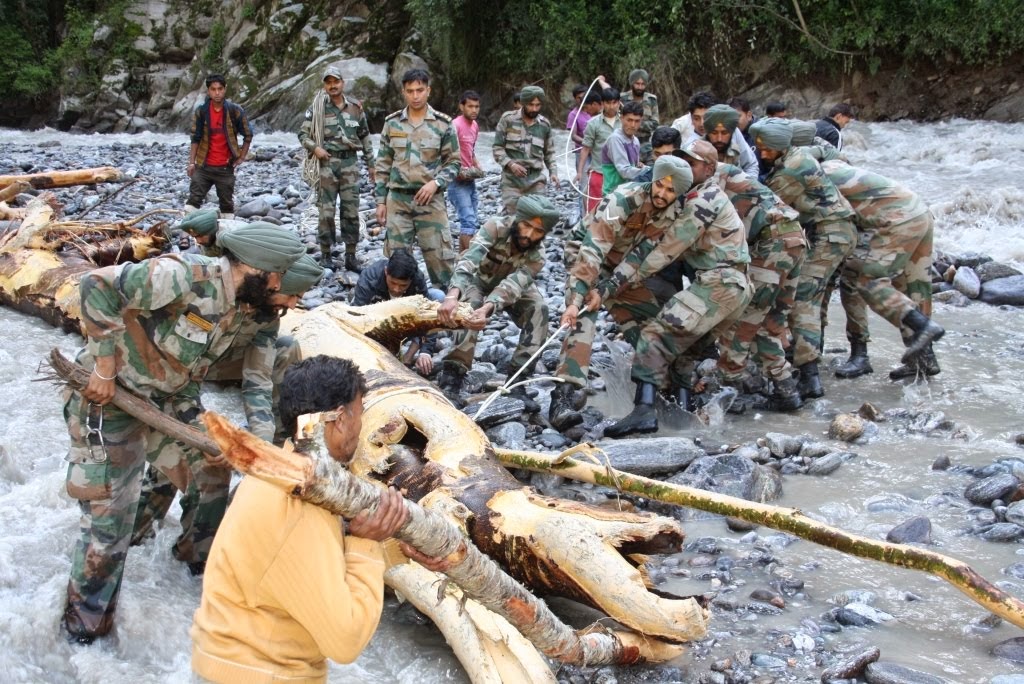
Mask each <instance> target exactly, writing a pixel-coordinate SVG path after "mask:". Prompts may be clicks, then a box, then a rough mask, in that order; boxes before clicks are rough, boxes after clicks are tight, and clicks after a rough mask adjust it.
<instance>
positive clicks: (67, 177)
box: [0, 166, 125, 190]
mask: <svg viewBox="0 0 1024 684" xmlns="http://www.w3.org/2000/svg"><path fill="white" fill-rule="evenodd" d="M123 180H125V176H124V174H123V173H121V171H120V170H119V169H116V168H114V167H113V166H100V167H96V168H91V169H73V170H71V171H43V172H41V173H29V174H19V175H13V176H0V188H6V187H7V186H8V185H13V184H14V183H28V184H29V185H30V186H31V187H33V188H36V189H40V190H41V189H46V188H66V187H69V186H72V185H95V184H97V183H118V182H121V181H123Z"/></svg>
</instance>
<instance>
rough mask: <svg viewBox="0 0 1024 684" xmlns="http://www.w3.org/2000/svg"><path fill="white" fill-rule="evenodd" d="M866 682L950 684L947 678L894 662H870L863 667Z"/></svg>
mask: <svg viewBox="0 0 1024 684" xmlns="http://www.w3.org/2000/svg"><path fill="white" fill-rule="evenodd" d="M864 679H866V680H867V681H868V684H950V682H949V680H948V679H943V678H942V677H936V676H935V675H931V674H928V673H927V672H921V671H920V670H912V669H911V668H909V667H905V666H903V665H897V664H896V663H884V662H883V663H870V664H869V665H868V666H867V667H866V668H864Z"/></svg>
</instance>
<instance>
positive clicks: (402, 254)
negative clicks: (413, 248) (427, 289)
mask: <svg viewBox="0 0 1024 684" xmlns="http://www.w3.org/2000/svg"><path fill="white" fill-rule="evenodd" d="M418 270H419V265H418V264H417V263H416V258H415V257H414V256H413V255H412V252H410V251H409V250H407V249H405V248H400V249H396V250H395V251H394V252H392V253H391V258H390V259H388V265H387V272H388V275H389V276H391V277H392V278H397V279H398V280H412V279H413V277H414V276H415V275H416V271H418Z"/></svg>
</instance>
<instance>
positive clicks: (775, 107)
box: [764, 100, 787, 116]
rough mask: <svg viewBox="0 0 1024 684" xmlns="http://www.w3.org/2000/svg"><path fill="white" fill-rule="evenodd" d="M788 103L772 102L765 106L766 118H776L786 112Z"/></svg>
mask: <svg viewBox="0 0 1024 684" xmlns="http://www.w3.org/2000/svg"><path fill="white" fill-rule="evenodd" d="M786 109H787V108H786V103H785V102H779V101H777V100H772V101H771V102H768V103H767V104H765V106H764V115H765V116H776V115H777V114H779V113H781V112H784V111H786Z"/></svg>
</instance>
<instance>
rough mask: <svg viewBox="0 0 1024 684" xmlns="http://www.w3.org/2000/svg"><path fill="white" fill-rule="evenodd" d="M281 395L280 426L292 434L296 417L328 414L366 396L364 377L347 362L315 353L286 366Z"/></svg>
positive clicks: (355, 367) (296, 424) (295, 426)
mask: <svg viewBox="0 0 1024 684" xmlns="http://www.w3.org/2000/svg"><path fill="white" fill-rule="evenodd" d="M280 394H281V396H280V401H279V404H278V406H279V409H280V411H281V423H282V425H284V429H285V430H286V431H287V433H288V434H289V435H294V434H295V430H296V428H297V427H298V418H299V416H304V415H306V414H307V413H320V412H321V411H331V410H333V409H336V408H338V407H339V406H345V405H347V404H350V403H352V401H353V400H355V398H356V397H358V396H360V395H363V394H366V378H364V377H363V373H362V371H360V370H359V368H358V367H357V366H356V364H354V363H352V362H351V361H349V360H348V359H339V358H338V357H335V356H326V355H324V354H317V355H316V356H313V357H311V358H308V359H303V360H302V361H299V362H298V363H293V364H292V365H290V366H288V370H286V371H285V373H284V379H282V380H281V387H280Z"/></svg>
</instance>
